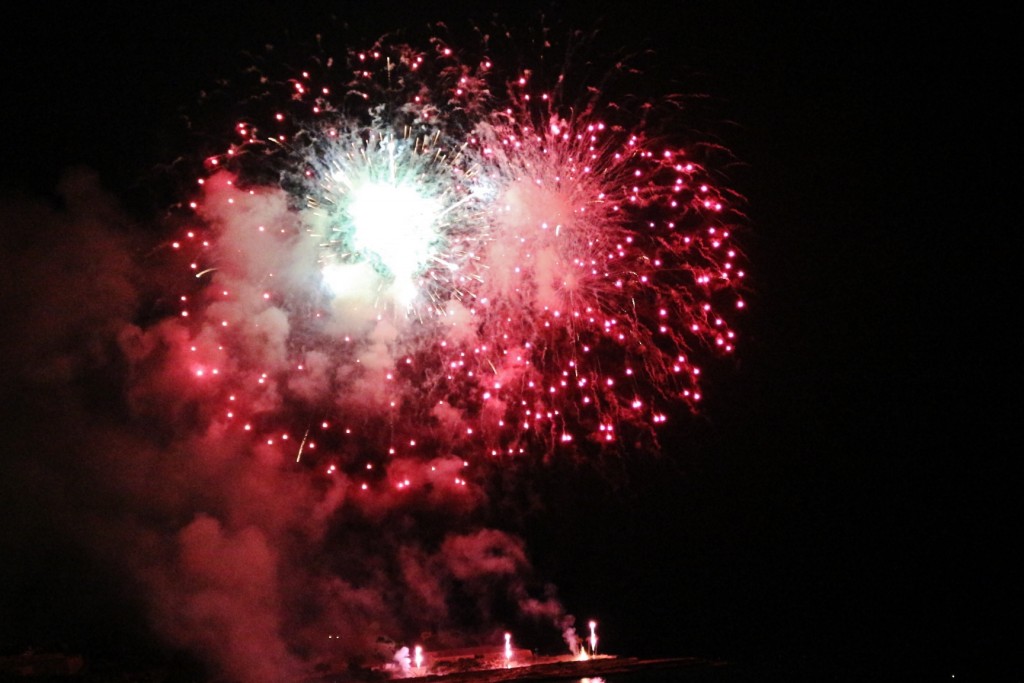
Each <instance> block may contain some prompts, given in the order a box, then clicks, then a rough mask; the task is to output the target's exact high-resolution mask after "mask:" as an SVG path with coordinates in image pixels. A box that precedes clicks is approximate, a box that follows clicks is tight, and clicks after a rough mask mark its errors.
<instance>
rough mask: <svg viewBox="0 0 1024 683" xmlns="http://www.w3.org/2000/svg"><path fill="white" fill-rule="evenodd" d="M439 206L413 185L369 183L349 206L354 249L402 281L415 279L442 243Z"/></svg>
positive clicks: (359, 190)
mask: <svg viewBox="0 0 1024 683" xmlns="http://www.w3.org/2000/svg"><path fill="white" fill-rule="evenodd" d="M440 211H441V205H440V202H439V201H438V200H437V199H435V198H431V197H426V196H424V195H422V194H421V193H420V192H419V191H417V189H416V188H414V187H413V186H411V185H404V184H398V185H390V184H385V183H370V184H367V185H363V186H362V187H359V188H358V189H356V190H355V191H354V192H353V193H352V198H351V201H350V204H349V206H348V215H349V218H350V219H351V229H352V232H351V235H350V240H351V246H352V248H354V249H355V250H357V251H359V252H360V253H362V254H363V256H365V257H366V258H368V259H369V260H370V261H371V262H373V263H374V265H375V266H377V267H378V268H381V269H383V270H384V271H385V274H386V275H390V276H392V277H394V278H395V279H396V280H399V281H407V280H410V279H411V278H413V277H414V276H415V275H416V274H417V272H418V271H419V270H420V269H422V267H423V266H424V265H425V264H426V263H427V261H428V260H429V258H430V256H431V254H432V253H433V251H434V249H433V247H434V245H435V244H436V242H437V241H438V240H439V235H438V232H437V225H436V224H437V219H438V214H439V213H440Z"/></svg>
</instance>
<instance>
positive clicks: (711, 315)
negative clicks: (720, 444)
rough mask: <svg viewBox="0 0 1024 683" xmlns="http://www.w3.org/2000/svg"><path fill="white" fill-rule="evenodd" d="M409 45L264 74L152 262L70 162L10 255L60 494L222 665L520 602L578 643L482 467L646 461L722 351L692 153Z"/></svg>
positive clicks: (713, 191)
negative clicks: (47, 234) (53, 429)
mask: <svg viewBox="0 0 1024 683" xmlns="http://www.w3.org/2000/svg"><path fill="white" fill-rule="evenodd" d="M428 45H429V47H428V48H427V49H425V50H416V49H414V48H411V47H408V46H406V45H403V44H395V43H388V42H381V43H379V44H378V45H377V46H376V47H374V48H373V49H370V50H367V51H365V52H356V53H353V54H351V55H348V56H347V57H346V58H345V59H344V60H339V61H338V62H337V63H335V62H334V61H333V60H330V59H326V58H325V59H322V60H321V61H320V62H318V63H317V66H318V69H316V70H311V71H309V72H298V73H296V74H294V75H293V76H294V77H293V78H291V80H288V79H262V80H261V81H260V88H261V89H262V90H261V93H260V95H259V96H258V97H256V98H255V99H256V100H258V102H257V107H256V111H255V113H253V114H251V115H247V116H244V117H241V118H239V119H237V120H236V121H233V122H232V123H231V124H230V125H232V126H234V129H233V132H232V135H234V136H235V140H234V142H233V143H232V144H230V145H219V146H218V148H217V153H216V154H214V155H212V156H210V157H209V158H208V159H207V160H206V170H205V172H204V173H203V174H202V177H200V178H198V179H195V180H198V189H197V190H196V191H195V194H194V196H193V197H192V201H191V202H189V203H188V205H187V206H185V207H183V208H184V209H185V216H184V217H183V218H182V224H181V226H180V232H179V233H176V237H175V238H174V239H173V240H171V241H170V242H168V243H167V245H166V249H165V250H163V252H162V253H165V254H167V255H168V256H169V261H168V262H166V263H165V262H164V261H163V260H161V259H159V258H156V257H154V256H153V255H152V254H153V252H150V251H149V250H139V251H137V252H136V251H134V250H133V249H132V248H130V244H129V241H128V240H126V238H125V237H124V236H122V235H120V234H118V233H116V231H114V230H112V229H111V228H110V227H108V224H111V223H113V224H116V223H117V218H116V215H115V213H116V212H114V211H113V210H112V209H111V208H110V204H111V202H110V200H109V199H107V198H105V197H102V196H100V197H99V198H95V197H97V196H98V195H100V194H101V193H99V192H98V190H97V189H96V188H95V186H94V183H90V182H88V181H87V179H83V178H77V179H72V180H71V181H69V183H68V186H67V188H65V189H66V191H67V192H69V193H70V194H69V197H71V198H72V200H73V201H69V202H68V206H69V212H68V215H67V216H57V217H53V218H52V219H51V218H47V219H46V220H47V221H49V222H52V223H53V224H54V230H55V231H59V234H61V235H62V236H63V242H62V243H61V244H62V245H65V246H60V245H58V246H53V245H50V244H40V245H39V250H40V254H39V255H37V256H35V257H33V258H27V257H26V258H25V259H24V260H23V261H19V263H23V264H24V268H23V270H25V274H23V275H20V276H18V277H17V278H15V279H18V278H25V277H35V281H39V282H44V283H47V288H39V289H37V290H33V292H32V294H31V296H32V297H34V299H33V300H35V301H37V303H36V304H31V303H29V304H26V305H24V306H22V307H21V308H18V309H17V310H24V311H33V312H37V311H51V310H55V309H54V306H55V304H54V302H64V303H62V305H63V306H64V308H65V309H67V310H64V309H61V310H62V311H63V312H62V313H61V314H60V315H59V316H57V318H55V319H59V320H61V321H62V324H61V325H59V326H57V325H52V326H47V325H45V324H42V323H43V322H47V321H38V320H35V319H31V320H26V321H15V322H13V323H12V326H13V327H16V328H19V329H39V330H43V331H49V332H48V334H49V335H50V336H52V339H50V338H49V337H46V335H43V332H40V335H43V336H44V337H45V338H43V339H40V340H39V342H38V343H36V344H33V345H32V348H33V349H37V350H38V351H37V353H38V356H39V357H38V358H36V357H34V356H33V357H27V358H24V359H22V360H17V359H18V358H21V357H20V356H5V357H8V358H9V359H8V362H9V364H11V365H12V367H13V366H14V365H18V366H19V367H21V366H23V367H25V368H27V369H28V370H26V372H28V371H29V370H30V371H31V372H29V374H28V375H26V377H27V379H26V380H25V381H26V382H27V383H29V384H31V385H32V386H37V385H38V386H39V387H40V389H39V391H38V392H37V394H34V395H36V396H37V397H38V400H39V401H40V402H41V403H43V404H45V405H47V406H49V407H50V408H48V410H56V409H57V408H56V407H55V406H58V407H60V410H63V411H64V412H63V414H61V415H60V417H59V420H60V421H61V422H62V423H64V424H75V425H80V426H81V427H80V429H79V430H78V431H77V432H75V434H76V436H75V437H74V440H73V441H71V442H66V443H65V442H62V441H59V440H57V441H55V442H54V444H53V445H52V447H50V450H51V451H52V454H51V457H52V458H53V459H54V461H55V462H60V463H62V464H63V467H64V469H63V470H58V471H61V472H62V473H63V475H62V476H65V477H67V485H66V486H64V487H60V486H58V487H56V488H57V490H59V491H61V492H63V491H64V490H74V491H76V492H78V493H77V495H79V496H80V497H81V499H82V500H81V501H79V502H78V503H77V505H76V513H75V514H76V516H82V515H81V514H80V513H79V512H78V511H79V510H87V511H89V514H88V515H87V518H88V520H89V523H88V524H87V525H86V526H88V527H90V528H92V531H88V530H87V531H86V532H84V536H85V538H86V540H85V543H87V544H89V546H90V547H91V548H92V549H93V550H94V551H95V552H96V553H97V554H98V555H99V556H100V557H102V558H105V559H108V558H119V559H118V560H117V561H116V562H118V563H120V564H121V566H120V567H119V568H120V569H122V570H123V571H125V573H126V575H127V576H130V577H131V579H132V580H133V581H134V582H135V585H137V587H138V588H139V589H140V591H141V592H142V593H143V598H142V599H143V602H144V604H145V607H146V609H147V613H148V616H149V618H150V622H151V624H152V625H153V628H154V629H155V631H156V632H157V633H158V634H159V635H160V636H161V637H162V638H163V639H164V640H165V641H167V642H168V643H170V644H171V645H173V646H176V647H181V648H185V649H187V650H189V651H191V652H194V653H196V654H197V655H199V656H200V657H202V659H203V660H204V661H205V662H206V663H208V664H210V665H211V666H212V667H213V668H215V669H216V670H217V671H218V672H220V673H223V674H225V675H230V676H232V677H234V678H236V679H238V680H247V681H257V682H262V681H266V682H270V681H280V680H290V679H293V678H299V677H301V676H303V675H308V674H309V672H310V671H311V670H312V666H313V665H322V664H323V663H324V662H328V663H330V664H331V666H334V665H335V664H337V663H338V662H339V661H341V662H344V661H346V658H353V659H358V661H361V662H364V663H366V662H372V661H375V659H374V658H375V657H376V655H375V654H374V653H375V652H376V654H377V655H379V654H380V653H379V652H377V650H378V649H379V647H378V646H379V643H378V640H377V638H378V636H389V637H391V638H393V639H394V640H395V642H398V643H399V644H401V643H402V642H404V643H406V644H413V643H415V642H416V639H420V638H421V636H423V634H424V633H429V638H428V639H427V640H428V642H423V644H424V645H425V646H427V647H429V648H432V649H437V648H444V647H459V646H462V645H465V644H467V643H471V642H474V641H476V642H487V643H495V642H500V641H501V636H502V634H503V633H504V632H506V630H507V629H508V628H509V627H511V626H512V625H514V624H515V625H519V624H520V623H522V622H523V621H524V618H525V620H537V621H538V622H540V623H543V624H545V626H544V628H546V629H550V630H552V631H557V632H560V633H561V634H562V636H563V638H564V639H565V641H566V642H567V644H568V645H569V647H570V649H572V651H573V653H574V654H578V653H579V651H580V642H581V639H580V638H579V636H578V635H577V634H576V631H575V629H574V628H573V618H572V617H571V616H570V615H568V614H566V611H565V610H564V609H563V608H562V606H561V605H560V604H559V602H558V599H557V595H556V591H555V589H554V588H552V587H549V586H545V585H543V582H538V581H537V579H536V578H535V577H534V576H533V572H532V568H531V565H530V561H529V558H528V553H527V551H526V548H525V544H524V542H523V541H522V540H521V539H520V538H518V537H517V536H515V535H514V534H512V533H510V532H509V531H508V527H509V526H512V524H511V523H510V522H509V520H507V519H504V518H502V519H501V520H500V522H499V521H496V519H495V518H496V517H497V516H498V514H499V513H498V512H497V511H496V510H497V508H501V513H500V514H501V515H506V514H507V513H508V511H509V510H511V509H515V507H516V505H517V502H516V501H509V500H507V499H506V497H514V495H515V494H510V493H509V492H508V491H507V490H504V489H501V486H502V485H500V484H498V483H495V482H498V481H503V479H502V477H503V476H504V473H505V472H508V471H509V470H510V469H512V468H509V467H507V465H508V464H509V463H520V462H523V463H529V462H531V461H533V460H535V459H537V458H543V457H550V456H553V455H564V456H565V457H574V458H575V457H587V456H589V455H592V454H595V453H598V452H599V451H600V450H602V449H609V448H611V449H618V448H622V447H623V446H622V445H621V444H626V445H627V446H628V447H629V448H632V447H633V444H634V443H635V442H637V441H644V442H645V443H648V444H651V445H654V444H655V443H656V438H655V435H656V432H657V429H658V428H659V427H661V425H663V423H665V422H666V421H667V420H668V419H669V418H668V416H669V415H670V414H671V412H672V411H677V410H678V408H679V407H680V406H691V407H692V406H694V405H695V404H696V403H698V402H699V401H700V383H699V379H700V370H699V367H698V365H697V361H698V358H700V357H705V358H706V357H709V356H711V355H714V354H728V353H730V352H731V351H732V350H733V346H734V334H733V332H732V330H731V328H730V325H729V322H728V319H729V317H730V314H735V312H736V311H737V309H738V308H742V306H743V302H742V299H741V298H740V297H739V295H738V293H737V292H738V289H739V288H738V285H739V283H740V282H741V281H742V277H743V273H742V270H741V265H740V261H741V259H740V258H739V257H738V256H737V252H736V250H735V247H734V246H733V245H732V237H731V230H730V221H731V220H733V219H734V218H735V216H736V215H737V214H736V211H735V209H734V208H733V207H731V205H730V204H729V202H727V201H726V198H727V197H728V196H729V195H728V194H727V193H726V192H725V191H724V190H723V189H720V188H719V187H718V186H717V185H716V184H715V183H714V182H713V181H712V178H713V176H712V174H711V173H710V172H709V171H708V170H706V168H705V167H704V165H703V164H701V163H700V158H698V157H700V156H701V154H700V149H701V148H699V147H695V146H693V145H688V144H683V143H681V142H678V139H677V141H676V142H675V143H673V142H672V140H673V139H674V138H673V136H672V135H664V134H661V133H658V134H656V133H655V131H656V130H660V129H659V128H658V127H657V126H655V125H653V124H652V122H651V114H652V112H656V111H658V110H659V107H658V106H656V105H655V104H651V103H647V102H639V103H635V104H634V105H630V106H627V105H626V104H624V103H623V102H621V101H620V102H618V103H614V102H613V101H612V100H611V98H610V97H609V96H606V95H605V94H603V93H602V92H600V91H599V90H597V89H593V88H590V89H586V88H585V89H584V95H583V96H582V97H575V96H569V95H567V94H566V92H567V90H568V88H567V87H566V85H565V82H564V81H563V80H562V78H561V77H560V76H558V77H556V78H555V79H553V80H549V79H546V78H545V77H544V76H543V75H542V74H540V73H539V72H531V71H528V70H522V71H518V72H514V73H509V72H505V71H503V70H502V69H501V68H499V66H498V64H499V61H498V60H497V59H494V60H493V61H492V59H491V58H490V57H486V56H485V57H480V58H474V59H469V58H467V57H464V56H462V57H460V56H458V55H457V54H456V53H455V51H454V50H452V49H451V48H449V47H448V46H447V45H446V44H444V43H442V42H439V41H434V42H432V43H429V44H428ZM270 102H273V103H276V104H268V103H270ZM90 212H91V213H90ZM94 214H95V215H94ZM40 220H42V219H40ZM36 222H38V221H36ZM28 224H29V225H34V224H35V223H34V222H32V221H30V222H29V223H28ZM39 232H40V231H38V230H36V229H34V228H33V229H32V230H31V231H30V233H29V234H33V235H34V234H37V233H39ZM138 253H146V254H147V256H146V257H144V259H142V261H141V262H140V260H139V259H138V258H137V256H136V254H138ZM44 254H45V257H44V256H43V255H44ZM58 263H61V264H65V265H63V266H61V267H60V268H59V269H57V270H55V271H54V272H48V273H47V275H46V277H42V278H40V277H37V276H34V273H35V271H34V270H33V269H34V268H39V267H41V266H40V264H58ZM97 264H101V265H102V267H97ZM164 265H168V266H169V267H168V269H167V270H166V271H165V270H164V269H163V266H164ZM55 268H56V266H55ZM167 291H172V292H174V294H173V301H171V302H170V304H169V305H168V300H167V296H166V292H167ZM69 292H72V293H74V294H75V298H74V299H69V298H68V293H69ZM154 292H156V294H154ZM154 299H156V303H155V304H154V303H153V300H154ZM71 301H75V302H80V303H77V304H76V305H74V306H72V305H71V303H70V302H71ZM19 305H20V304H19ZM154 306H155V308H154ZM80 340H88V343H83V342H81V341H80ZM79 347H80V350H79V351H77V352H73V351H68V350H66V349H78V348H79ZM48 349H57V350H59V351H60V353H57V352H56V351H55V352H54V353H53V355H52V356H51V355H48V354H49V353H50V352H49V351H48ZM40 368H41V369H40ZM101 369H102V370H104V371H105V374H104V373H100V370H101ZM100 374H103V376H105V377H106V378H107V379H106V380H105V381H104V382H103V383H102V385H101V386H99V387H94V384H95V378H96V377H97V376H99V375H100ZM69 376H71V377H77V378H79V379H78V380H77V383H75V384H74V385H73V387H74V388H69V386H71V385H70V383H67V382H65V383H64V384H61V385H60V386H59V388H60V391H63V392H65V393H66V394H67V393H69V392H70V394H69V396H68V397H66V399H65V400H61V401H59V402H54V401H53V400H52V398H51V396H52V395H53V387H51V385H49V384H47V383H46V382H48V381H56V379H54V378H57V379H59V378H63V377H69ZM48 378H49V379H48ZM75 391H80V392H82V393H81V395H77V394H74V392H75ZM96 395H103V396H104V397H105V398H104V401H103V402H99V403H98V402H97V401H96V400H95V396H96ZM103 405H107V406H109V405H114V406H115V407H116V410H103V409H102V406H103ZM44 412H46V411H44ZM46 414H49V413H48V412H47V413H46ZM47 428H49V427H48V426H39V430H42V429H47ZM73 431H74V430H70V432H73ZM70 432H69V433H70ZM28 433H32V434H33V435H34V432H33V430H32V429H27V430H26V434H28ZM69 438H70V437H69ZM645 440H646V441H645ZM24 450H25V452H34V446H30V445H29V442H26V444H25V449H24ZM65 454H73V455H74V457H73V458H72V456H71V455H65ZM129 454H130V457H129ZM297 461H298V462H297ZM495 470H498V471H500V472H501V473H502V477H495V476H493V474H494V472H495ZM61 496H63V493H60V494H59V495H57V494H55V497H54V501H55V504H58V505H59V504H61V503H60V501H63V498H62V497H61ZM494 500H501V501H502V505H501V506H495V505H491V504H490V502H491V501H494ZM97 539H99V540H97ZM125 547H132V548H137V549H139V551H138V552H135V553H130V554H128V555H125V554H124V553H123V548H125ZM552 627H553V628H552ZM388 642H390V641H388ZM421 642H422V641H421ZM393 654H394V653H393V652H390V653H386V655H384V661H391V658H392V656H393ZM378 659H379V657H378ZM342 666H344V664H342Z"/></svg>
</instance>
